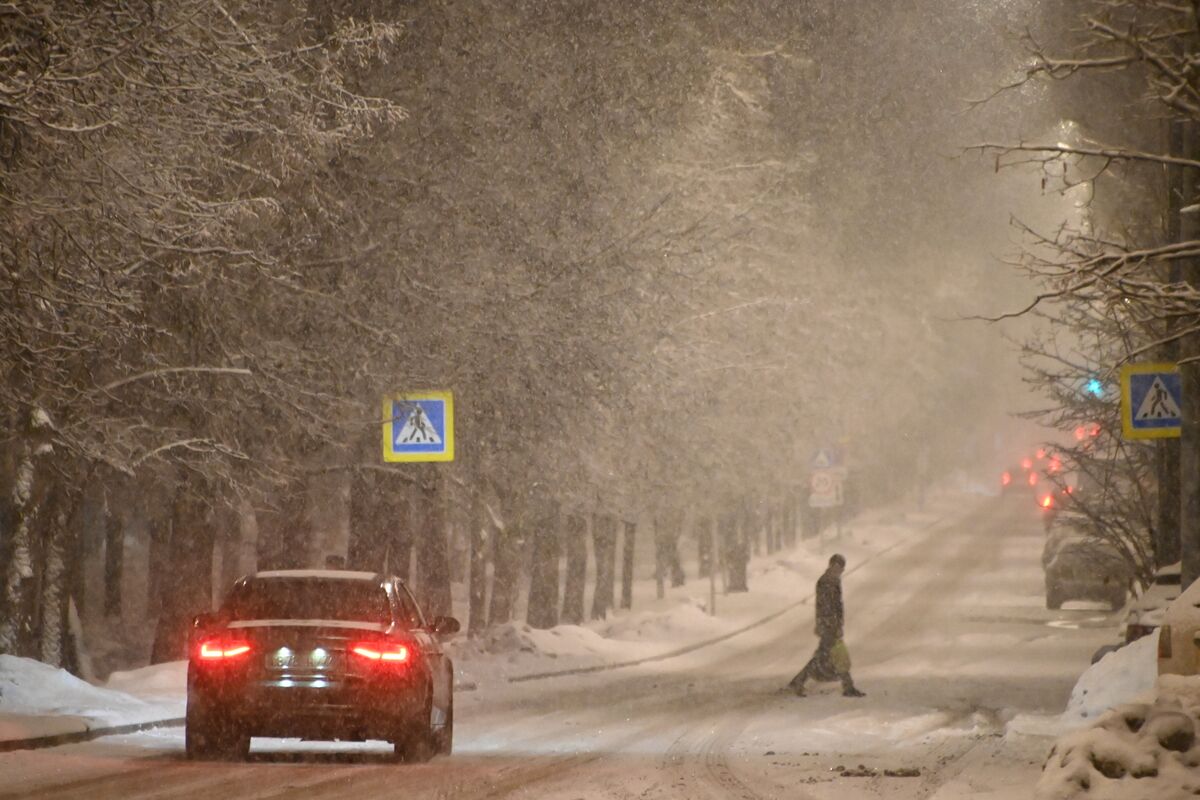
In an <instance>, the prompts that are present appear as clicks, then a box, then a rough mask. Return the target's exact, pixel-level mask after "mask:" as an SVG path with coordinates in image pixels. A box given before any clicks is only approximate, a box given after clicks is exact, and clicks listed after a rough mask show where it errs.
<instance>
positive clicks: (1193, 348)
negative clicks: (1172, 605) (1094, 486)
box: [1172, 120, 1200, 586]
mask: <svg viewBox="0 0 1200 800" xmlns="http://www.w3.org/2000/svg"><path fill="white" fill-rule="evenodd" d="M1180 126H1181V128H1182V132H1181V137H1180V138H1181V144H1182V148H1181V149H1182V151H1183V154H1184V156H1185V157H1187V158H1195V157H1196V156H1197V153H1198V152H1200V148H1197V146H1196V144H1197V142H1196V125H1195V124H1194V123H1193V122H1192V121H1191V120H1186V121H1183V122H1182V123H1180ZM1181 172H1182V176H1181V181H1182V186H1181V189H1182V191H1181V192H1180V204H1181V207H1183V208H1187V207H1189V206H1192V205H1195V204H1196V202H1197V200H1198V199H1200V192H1197V181H1198V180H1200V174H1198V171H1197V170H1196V169H1195V168H1193V167H1186V168H1184V169H1183V170H1181ZM1177 216H1178V217H1179V240H1180V241H1192V240H1195V239H1197V238H1200V219H1198V218H1197V215H1196V214H1194V213H1190V214H1179V215H1177ZM1189 262H1190V260H1189ZM1195 268H1196V265H1195V263H1184V264H1180V265H1179V266H1178V269H1179V278H1181V279H1185V280H1189V281H1190V280H1192V279H1194V277H1195V276H1194V274H1193V273H1194V272H1195ZM1172 272H1173V275H1172V276H1174V270H1173V271H1172ZM1189 358H1200V342H1198V341H1197V338H1196V336H1195V335H1190V336H1188V337H1186V338H1184V339H1183V340H1181V341H1180V342H1179V349H1178V360H1179V361H1180V373H1181V374H1180V378H1181V380H1182V385H1183V409H1182V410H1183V435H1182V436H1181V437H1180V439H1179V479H1180V480H1179V501H1180V502H1179V549H1180V554H1181V556H1182V560H1183V584H1184V586H1187V585H1188V584H1190V583H1191V582H1192V581H1194V580H1196V578H1197V577H1200V361H1196V362H1192V363H1183V362H1185V361H1187V359H1189Z"/></svg>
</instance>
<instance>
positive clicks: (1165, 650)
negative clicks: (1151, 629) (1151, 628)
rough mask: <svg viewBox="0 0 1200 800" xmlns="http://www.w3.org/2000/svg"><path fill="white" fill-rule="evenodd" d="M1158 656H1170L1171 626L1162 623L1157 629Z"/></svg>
mask: <svg viewBox="0 0 1200 800" xmlns="http://www.w3.org/2000/svg"><path fill="white" fill-rule="evenodd" d="M1158 657H1159V658H1170V657H1171V626H1170V625H1162V626H1160V627H1159V629H1158Z"/></svg>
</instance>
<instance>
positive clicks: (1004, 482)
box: [1000, 472, 1012, 486]
mask: <svg viewBox="0 0 1200 800" xmlns="http://www.w3.org/2000/svg"><path fill="white" fill-rule="evenodd" d="M1010 483H1012V475H1011V474H1010V473H1008V472H1006V473H1004V474H1003V475H1001V476H1000V485H1001V486H1008V485H1009V484H1010Z"/></svg>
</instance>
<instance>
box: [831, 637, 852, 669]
mask: <svg viewBox="0 0 1200 800" xmlns="http://www.w3.org/2000/svg"><path fill="white" fill-rule="evenodd" d="M829 663H830V664H832V665H833V669H834V671H836V672H837V674H839V675H845V674H847V673H848V672H850V648H848V647H846V642H845V640H843V639H838V640H837V642H835V643H834V645H833V647H831V648H829Z"/></svg>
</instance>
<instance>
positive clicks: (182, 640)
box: [150, 489, 215, 664]
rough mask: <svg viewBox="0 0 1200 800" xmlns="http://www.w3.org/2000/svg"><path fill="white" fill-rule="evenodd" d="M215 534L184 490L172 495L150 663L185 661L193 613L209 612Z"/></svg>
mask: <svg viewBox="0 0 1200 800" xmlns="http://www.w3.org/2000/svg"><path fill="white" fill-rule="evenodd" d="M214 540H215V534H214V530H213V524H212V519H211V511H210V509H209V508H208V506H207V505H206V504H205V503H204V501H203V500H201V499H200V498H199V497H197V496H196V495H194V494H192V493H191V492H190V491H188V490H187V489H180V490H178V491H177V492H176V495H175V502H174V505H173V507H172V513H171V527H170V538H169V540H168V543H167V557H166V559H165V561H166V566H167V569H168V570H169V572H168V574H167V576H164V580H163V581H162V583H161V584H160V585H161V587H162V595H161V605H160V606H159V608H160V611H159V615H158V625H157V627H156V629H155V634H154V646H153V648H152V649H151V652H150V663H152V664H159V663H162V662H164V661H175V660H178V659H181V658H185V657H186V656H187V641H188V632H189V630H190V627H191V619H192V617H193V616H195V615H196V614H199V613H201V612H205V611H211V610H212V566H213V544H214Z"/></svg>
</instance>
